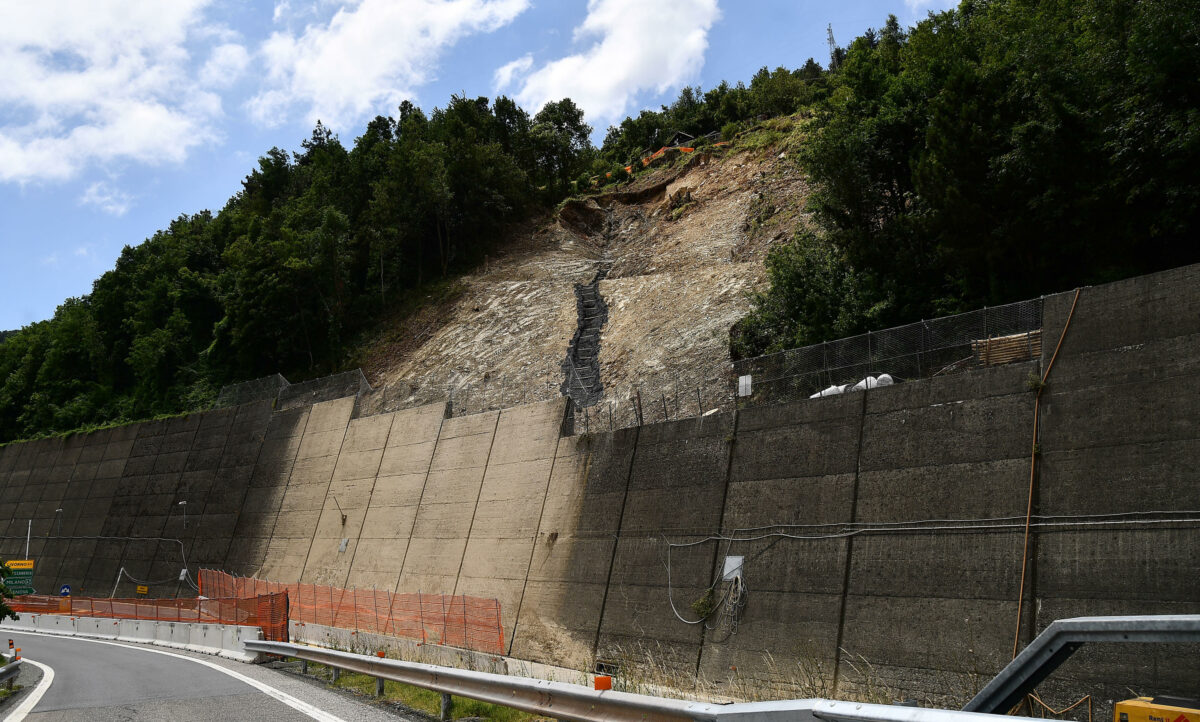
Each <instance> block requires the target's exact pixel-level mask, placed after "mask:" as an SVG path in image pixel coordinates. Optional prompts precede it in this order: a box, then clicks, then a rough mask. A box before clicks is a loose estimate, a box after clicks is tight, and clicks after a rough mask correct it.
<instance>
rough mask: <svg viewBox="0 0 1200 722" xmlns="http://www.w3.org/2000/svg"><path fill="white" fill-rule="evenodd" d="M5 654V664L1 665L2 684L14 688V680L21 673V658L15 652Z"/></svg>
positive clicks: (0, 677) (0, 681)
mask: <svg viewBox="0 0 1200 722" xmlns="http://www.w3.org/2000/svg"><path fill="white" fill-rule="evenodd" d="M3 656H4V666H3V667H0V684H3V685H4V686H5V687H8V688H9V689H12V683H13V680H15V679H16V678H17V675H18V674H20V673H21V658H20V657H17V656H16V655H15V654H12V655H10V654H5V655H3ZM14 657H15V659H14Z"/></svg>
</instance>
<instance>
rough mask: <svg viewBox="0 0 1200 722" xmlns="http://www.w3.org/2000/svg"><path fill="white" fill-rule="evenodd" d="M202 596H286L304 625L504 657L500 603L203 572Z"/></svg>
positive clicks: (291, 613)
mask: <svg viewBox="0 0 1200 722" xmlns="http://www.w3.org/2000/svg"><path fill="white" fill-rule="evenodd" d="M199 581H200V590H201V594H213V595H216V596H220V597H253V596H255V595H261V594H271V593H275V592H284V591H286V592H287V594H288V601H289V616H290V618H291V619H292V620H294V621H297V622H303V623H305V624H321V625H325V626H328V627H340V628H342V629H353V630H355V631H356V632H371V633H375V634H383V635H391V636H395V637H406V638H408V639H415V640H419V641H420V642H422V643H426V644H441V645H446V646H449V647H461V648H463V649H471V650H475V651H479V652H487V653H489V654H503V653H504V627H503V625H502V624H501V622H500V602H499V601H498V600H496V599H483V598H480V597H468V596H464V595H461V594H455V595H451V594H424V593H421V592H416V593H405V594H398V593H392V592H388V591H384V590H374V589H343V588H341V587H333V586H326V585H316V584H280V583H279V582H270V581H266V580H263V579H255V578H253V577H235V576H233V575H232V574H227V573H226V572H221V571H217V570H215V569H202V570H200V575H199Z"/></svg>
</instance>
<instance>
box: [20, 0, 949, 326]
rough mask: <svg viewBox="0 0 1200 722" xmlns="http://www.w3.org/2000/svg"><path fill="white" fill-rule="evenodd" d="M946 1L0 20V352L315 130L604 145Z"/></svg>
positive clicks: (124, 13) (431, 2)
mask: <svg viewBox="0 0 1200 722" xmlns="http://www.w3.org/2000/svg"><path fill="white" fill-rule="evenodd" d="M953 4H954V3H953V2H951V1H950V0H863V1H861V2H839V1H838V0H788V1H785V0H737V1H735V0H357V1H353V2H348V1H339V0H279V1H276V2H243V1H241V0H171V1H170V2H166V3H163V2H133V1H131V0H43V1H42V2H38V3H4V4H3V6H0V67H3V68H5V73H6V78H5V81H4V82H3V83H0V248H2V250H3V256H2V257H3V262H2V263H0V330H3V329H13V328H18V327H20V326H23V325H26V324H28V323H31V322H35V321H39V320H42V319H45V318H48V317H50V316H51V315H53V313H54V309H55V307H56V306H57V305H58V304H59V303H61V302H62V301H63V300H64V299H66V298H68V297H71V296H79V295H83V294H85V293H87V292H88V291H89V290H90V289H91V284H92V281H93V280H94V279H95V278H96V277H97V276H99V275H100V274H101V273H103V272H104V271H106V270H108V269H110V268H112V267H113V265H114V263H115V261H116V258H117V256H118V254H119V253H120V251H121V248H122V247H123V246H125V245H136V244H138V243H140V242H141V241H143V240H144V239H145V238H147V237H148V236H150V235H152V234H153V233H154V232H155V231H156V230H158V229H160V228H163V227H165V226H166V225H167V224H168V223H169V222H170V220H171V219H172V218H174V217H176V216H178V215H180V214H185V213H186V214H190V213H196V212H198V211H201V210H204V209H212V210H214V211H216V210H218V209H220V207H221V206H222V205H223V204H224V202H225V201H226V200H227V199H228V198H229V197H230V196H231V195H232V194H234V193H235V192H237V190H238V189H239V187H240V183H241V180H242V179H243V178H244V177H245V175H246V174H247V173H248V172H249V171H250V169H251V168H252V167H254V164H255V159H256V158H257V157H258V156H259V155H261V154H263V153H264V152H265V151H266V150H268V149H269V148H271V147H272V146H279V147H281V148H285V149H289V150H294V149H296V148H298V147H299V144H300V141H301V140H303V139H304V138H306V137H307V136H308V135H309V133H310V132H311V130H312V127H313V124H314V122H315V121H316V120H317V119H318V118H320V119H321V120H322V121H323V122H324V123H325V124H326V125H329V126H330V127H331V128H332V129H333V130H334V131H335V132H336V133H338V135H339V136H340V137H341V138H342V140H343V142H344V143H345V144H346V145H347V146H349V145H350V144H351V143H352V142H353V140H354V138H355V137H356V136H357V135H359V134H360V133H361V131H362V129H363V128H364V127H365V124H366V121H367V120H369V119H370V118H371V117H374V116H375V115H377V114H385V115H386V114H392V113H393V112H394V110H395V108H396V106H397V105H398V104H399V102H400V101H401V100H403V99H406V98H407V99H411V100H413V101H414V102H415V103H417V104H418V105H420V106H422V107H423V108H425V109H426V110H429V109H432V108H433V107H434V106H436V105H441V104H444V102H445V101H446V99H447V98H449V96H450V94H451V93H466V94H467V95H468V96H472V97H473V96H476V95H485V96H489V97H492V96H495V95H497V94H499V93H504V94H507V95H510V96H512V97H515V98H517V99H518V101H520V102H521V104H522V105H523V106H525V107H526V109H528V110H530V111H531V112H533V111H535V110H536V109H537V107H538V106H539V104H541V103H544V102H546V101H548V100H556V99H558V98H561V97H564V96H570V97H572V98H573V99H575V100H576V102H578V103H579V104H580V105H581V106H582V107H583V108H584V110H585V111H586V113H587V118H588V122H589V123H591V124H592V125H593V126H594V127H595V129H596V135H595V140H596V142H599V141H600V139H602V138H603V133H604V130H605V129H606V128H607V127H608V125H610V124H612V123H615V122H619V121H620V119H621V118H623V117H625V116H626V115H629V114H636V113H637V112H638V111H639V110H640V109H642V108H646V107H657V106H658V105H660V104H662V103H664V102H669V101H670V100H671V99H672V98H673V97H674V96H675V95H676V93H677V92H678V90H679V88H680V87H682V86H684V85H697V84H698V85H700V86H701V87H703V88H710V87H712V86H714V85H716V84H717V83H719V82H720V81H721V80H722V79H725V80H729V81H730V82H735V81H738V80H749V78H750V76H751V75H753V73H754V72H755V71H756V70H757V69H758V68H760V67H762V66H764V65H766V66H770V67H772V68H773V67H776V66H779V65H785V66H787V67H796V66H799V65H800V64H802V63H803V62H804V61H805V60H806V59H807V58H809V57H810V56H811V57H814V58H816V59H817V60H818V62H821V63H822V64H825V63H826V61H827V58H828V49H827V44H826V25H827V24H830V23H832V25H833V30H834V34H835V35H836V37H837V39H838V41H839V43H841V44H843V45H844V44H847V43H848V42H849V41H850V40H851V39H852V38H853V37H855V36H857V35H859V34H861V33H862V32H863V31H864V30H866V29H867V28H868V27H878V26H880V25H882V24H883V22H884V20H885V19H886V17H887V15H888V13H895V14H896V15H897V16H898V17H899V18H900V20H901V22H902V23H904V24H906V25H911V24H913V23H915V22H916V21H917V20H919V19H920V18H922V17H924V16H925V15H926V14H927V13H928V12H930V11H936V10H942V9H945V8H947V7H950V6H952V5H953Z"/></svg>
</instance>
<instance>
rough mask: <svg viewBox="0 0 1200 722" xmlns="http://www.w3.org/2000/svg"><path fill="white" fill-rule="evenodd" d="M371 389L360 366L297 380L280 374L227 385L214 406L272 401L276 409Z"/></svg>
mask: <svg viewBox="0 0 1200 722" xmlns="http://www.w3.org/2000/svg"><path fill="white" fill-rule="evenodd" d="M370 390H371V384H370V383H368V382H367V377H366V376H365V375H363V372H362V369H354V370H353V371H344V372H342V373H339V374H331V375H329V376H322V377H321V378H316V379H309V380H308V381H301V382H299V383H295V384H293V383H291V382H289V381H288V380H287V379H285V378H284V377H283V376H282V375H280V374H271V375H270V376H263V377H262V378H258V379H250V380H249V381H242V382H241V383H236V384H230V385H228V386H225V387H223V388H222V389H221V392H220V393H219V394H217V402H216V404H215V406H216V408H222V407H225V406H240V405H241V404H248V403H250V402H251V401H273V402H275V408H276V409H278V410H283V409H292V408H296V407H298V406H308V405H311V404H315V403H319V402H321V401H332V400H333V399H343V398H346V397H347V396H356V395H358V394H362V393H366V392H368V391H370Z"/></svg>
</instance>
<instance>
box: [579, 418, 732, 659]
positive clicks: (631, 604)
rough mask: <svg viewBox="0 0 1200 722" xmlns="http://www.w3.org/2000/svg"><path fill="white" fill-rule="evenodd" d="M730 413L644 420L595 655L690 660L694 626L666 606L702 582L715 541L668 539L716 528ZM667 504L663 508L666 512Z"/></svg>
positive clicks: (689, 597) (698, 633)
mask: <svg viewBox="0 0 1200 722" xmlns="http://www.w3.org/2000/svg"><path fill="white" fill-rule="evenodd" d="M733 432H734V417H733V415H732V414H716V415H713V416H706V417H700V418H695V419H687V420H683V421H675V422H669V423H663V424H656V425H654V426H645V427H642V429H641V432H640V434H639V435H638V440H637V449H636V450H635V452H634V456H633V465H632V468H631V470H630V473H629V488H628V491H627V494H626V501H625V509H624V513H623V514H622V519H621V530H620V532H619V539H618V542H617V547H616V550H615V552H614V560H613V570H612V576H611V579H610V581H609V588H608V596H607V601H606V603H605V607H604V614H603V618H602V621H601V625H600V639H599V643H598V646H597V656H598V657H600V658H602V659H618V660H619V659H622V658H633V659H637V658H639V657H642V656H643V655H646V654H652V655H654V657H655V658H656V659H658V661H659V663H660V664H662V665H663V666H664V667H667V668H669V669H695V667H696V664H697V661H698V660H699V658H700V644H701V641H702V639H703V634H702V633H703V631H704V630H703V627H702V626H701V625H689V624H684V623H682V622H680V621H678V620H677V618H676V615H675V612H674V611H673V610H672V603H673V604H674V606H675V608H676V609H678V610H681V611H682V613H683V614H685V615H686V616H694V615H693V613H692V611H691V608H690V605H691V604H692V602H694V601H695V600H697V599H699V598H700V597H701V596H702V595H703V594H704V592H705V590H706V588H707V587H708V586H709V583H710V580H711V578H712V573H713V572H712V570H713V564H714V558H715V553H716V550H715V547H714V545H711V544H700V545H698V546H690V547H683V548H676V549H674V550H673V551H672V552H671V555H670V557H669V559H668V556H667V547H666V544H665V543H664V536H667V537H669V538H670V540H671V541H672V542H677V543H687V542H694V541H700V540H702V539H704V538H705V537H707V536H708V535H710V534H712V533H713V531H714V530H717V529H720V527H721V516H722V511H723V507H724V503H725V489H726V478H727V474H728V470H729V454H730V452H731V450H732V447H733V441H734V436H733ZM668 510H669V511H668Z"/></svg>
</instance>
